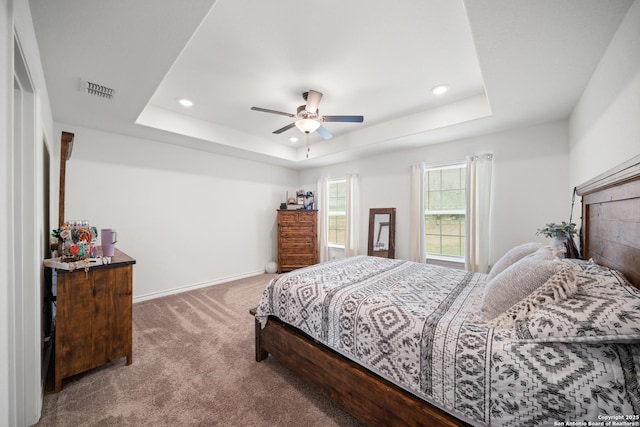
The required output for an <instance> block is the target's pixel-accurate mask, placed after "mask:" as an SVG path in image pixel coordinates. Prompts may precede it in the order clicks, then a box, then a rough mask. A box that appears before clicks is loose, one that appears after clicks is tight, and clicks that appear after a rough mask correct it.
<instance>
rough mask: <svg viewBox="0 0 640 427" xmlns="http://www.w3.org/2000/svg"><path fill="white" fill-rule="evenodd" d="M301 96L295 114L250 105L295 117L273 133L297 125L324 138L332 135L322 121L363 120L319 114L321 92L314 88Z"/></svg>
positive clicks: (254, 108)
mask: <svg viewBox="0 0 640 427" xmlns="http://www.w3.org/2000/svg"><path fill="white" fill-rule="evenodd" d="M302 98H303V99H304V100H305V101H306V104H305V105H301V106H299V107H298V110H297V112H296V114H291V113H284V112H282V111H276V110H269V109H267V108H260V107H251V109H252V110H254V111H262V112H264V113H272V114H280V115H281V116H287V117H291V118H294V119H296V120H295V121H294V122H293V123H289V124H288V125H286V126H284V127H282V128H280V129H277V130H274V131H273V133H277V134H279V133H282V132H285V131H288V130H289V129H291V128H292V127H294V126H295V127H297V128H298V129H300V130H301V131H302V132H304V133H306V134H310V133H311V132H318V134H319V135H320V136H321V137H323V138H324V139H329V138H331V137H333V135H331V133H329V131H328V130H327V129H326V128H325V127H324V126H322V123H324V122H346V123H362V122H363V121H364V117H363V116H321V115H320V110H318V105H320V100H321V99H322V93H320V92H317V91H315V90H309V92H304V93H303V94H302Z"/></svg>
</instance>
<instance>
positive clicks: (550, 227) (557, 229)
mask: <svg viewBox="0 0 640 427" xmlns="http://www.w3.org/2000/svg"><path fill="white" fill-rule="evenodd" d="M577 232H578V230H576V225H575V224H574V223H573V222H565V221H562V223H560V224H556V223H555V222H551V223H549V224H546V225H545V226H544V228H541V229H539V230H538V232H537V233H536V235H540V234H542V235H544V236H545V237H551V238H553V237H569V236H573V235H574V234H576V233H577Z"/></svg>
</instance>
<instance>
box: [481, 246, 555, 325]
mask: <svg viewBox="0 0 640 427" xmlns="http://www.w3.org/2000/svg"><path fill="white" fill-rule="evenodd" d="M563 265H565V264H564V263H562V261H560V259H559V258H558V257H557V256H556V255H555V253H554V252H553V251H552V250H550V249H549V248H548V247H542V248H540V249H538V250H537V251H535V252H534V253H532V254H529V255H527V256H525V257H523V258H521V259H520V260H519V261H517V262H515V263H514V264H512V265H511V266H509V267H507V268H506V269H505V270H504V271H502V272H501V273H499V274H498V275H497V276H495V277H494V278H493V279H491V280H488V281H487V285H486V286H485V289H484V296H483V298H482V308H481V313H482V317H483V318H484V319H485V320H491V319H493V318H495V317H497V316H499V315H501V314H502V313H505V312H506V311H507V310H509V309H510V308H511V307H512V306H513V305H515V304H517V303H518V302H519V301H520V300H522V299H524V298H525V297H527V296H528V295H529V294H531V293H532V292H533V291H535V290H536V289H538V288H539V287H540V286H542V285H544V284H545V283H546V282H547V280H549V279H550V278H551V276H553V275H554V274H556V273H558V272H559V271H560V270H561V269H562V267H563Z"/></svg>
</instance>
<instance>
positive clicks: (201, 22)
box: [30, 0, 632, 168]
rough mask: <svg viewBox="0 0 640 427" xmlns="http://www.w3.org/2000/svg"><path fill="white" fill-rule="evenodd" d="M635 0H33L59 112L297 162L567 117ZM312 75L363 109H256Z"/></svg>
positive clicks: (59, 117)
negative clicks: (315, 112)
mask: <svg viewBox="0 0 640 427" xmlns="http://www.w3.org/2000/svg"><path fill="white" fill-rule="evenodd" d="M631 3H632V0H608V1H601V0H535V1H532V0H467V1H462V0H455V1H454V0H401V1H398V2H393V3H391V2H388V1H382V0H350V1H341V0H325V1H323V2H311V1H309V0H271V1H255V0H253V1H252V0H217V1H214V0H189V1H187V2H184V1H177V0H135V1H133V0H129V1H127V0H109V1H104V0H58V1H55V2H54V1H50V0H30V5H31V8H32V15H33V20H34V27H35V30H36V35H37V38H38V43H39V47H40V51H41V58H42V63H43V68H44V72H45V76H46V83H47V88H48V91H49V97H50V99H51V103H52V109H53V114H54V119H55V120H56V121H57V122H60V123H65V124H70V125H78V126H82V127H89V128H95V129H100V130H105V131H109V132H116V133H121V134H125V135H131V136H136V137H141V138H147V139H152V140H156V141H160V142H166V143H172V144H179V145H183V146H187V147H192V148H194V149H199V150H203V151H210V152H216V153H221V154H226V155H233V156H238V157H242V158H247V159H252V160H258V161H264V162H270V163H273V164H280V165H285V166H289V167H293V168H302V167H308V166H316V165H321V164H327V163H330V162H337V161H343V160H347V159H352V158H356V157H361V156H367V155H371V154H372V153H380V152H384V151H385V150H397V149H402V148H409V147H415V146H419V145H425V144H431V143H437V142H445V141H449V140H453V139H459V138H464V137H469V136H472V135H477V134H484V133H488V132H493V131H499V130H503V129H508V128H513V127H519V126H527V125H532V124H536V123H542V122H546V121H550V120H557V119H563V118H567V117H568V116H569V114H570V112H571V110H572V108H573V106H574V105H575V103H576V101H577V100H578V97H579V96H580V94H581V93H582V91H583V89H584V87H585V85H586V83H587V82H588V80H589V78H590V77H591V75H592V73H593V71H594V70H595V68H596V66H597V64H598V62H599V60H600V58H601V56H602V54H603V52H604V50H605V49H606V47H607V45H608V43H609V41H610V40H611V38H612V36H613V34H614V33H615V31H616V29H617V28H618V25H619V24H620V21H621V20H622V18H623V17H624V14H625V13H626V11H627V9H628V8H629V6H630V4H631ZM83 81H91V82H95V83H98V84H101V85H104V86H107V87H110V88H113V89H115V90H116V93H115V96H114V97H113V99H111V100H106V99H103V98H98V97H95V96H92V95H88V94H87V93H85V92H84V91H83V90H82V82H83ZM438 84H447V85H449V86H450V90H449V92H448V93H447V94H445V95H443V96H441V97H437V96H435V95H433V94H432V93H431V89H432V88H433V87H434V86H436V85H438ZM309 89H313V90H316V91H320V92H322V93H323V94H324V96H323V98H322V101H321V103H320V112H321V114H325V115H345V114H346V115H363V116H364V123H362V124H356V123H325V124H324V126H325V128H327V130H329V131H330V132H331V133H332V134H333V135H334V137H333V138H332V139H329V140H326V141H325V140H323V139H322V138H320V136H319V135H317V134H312V135H310V136H309V137H308V138H307V137H306V136H305V135H304V134H302V133H301V132H300V131H299V130H298V129H296V128H293V129H290V130H289V131H287V132H284V133H282V134H279V135H274V134H272V131H274V130H276V129H278V128H281V127H283V126H285V125H287V124H289V123H290V122H291V121H292V119H290V118H288V117H285V116H281V115H274V114H268V113H264V112H256V111H252V110H250V107H252V106H258V107H263V108H268V109H272V110H278V111H284V112H289V113H295V111H296V108H297V107H298V106H299V105H302V104H304V100H303V99H302V92H305V91H307V90H309ZM183 97H184V98H189V99H191V100H192V101H193V102H194V106H193V107H191V108H189V109H185V108H183V107H181V106H180V105H179V104H178V103H177V100H178V99H179V98H183ZM291 136H297V137H298V138H299V140H298V142H291V141H290V140H289V137H291ZM78 143H81V141H78ZM307 146H309V147H310V151H309V150H308V149H307ZM307 156H308V157H307Z"/></svg>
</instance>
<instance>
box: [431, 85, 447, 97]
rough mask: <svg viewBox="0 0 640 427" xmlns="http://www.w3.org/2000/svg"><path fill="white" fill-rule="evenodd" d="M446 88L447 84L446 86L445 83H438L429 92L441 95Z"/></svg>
mask: <svg viewBox="0 0 640 427" xmlns="http://www.w3.org/2000/svg"><path fill="white" fill-rule="evenodd" d="M448 90H449V86H447V85H438V86H436V87H434V88H433V89H431V92H432V93H433V94H434V95H442V94H443V93H445V92H446V91H448Z"/></svg>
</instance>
